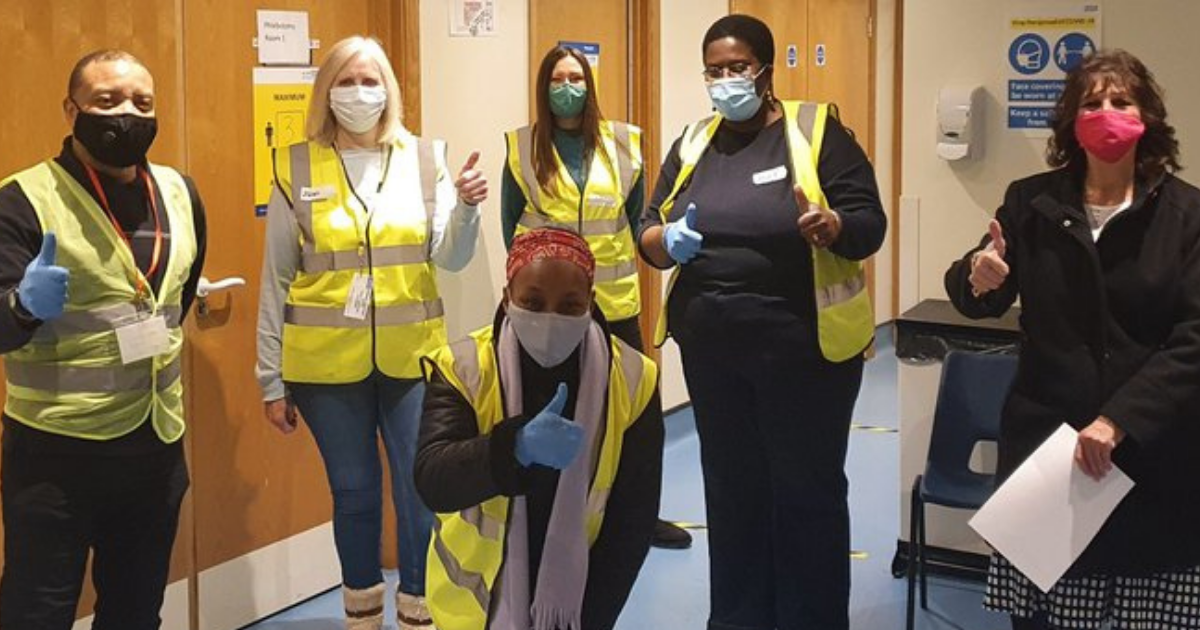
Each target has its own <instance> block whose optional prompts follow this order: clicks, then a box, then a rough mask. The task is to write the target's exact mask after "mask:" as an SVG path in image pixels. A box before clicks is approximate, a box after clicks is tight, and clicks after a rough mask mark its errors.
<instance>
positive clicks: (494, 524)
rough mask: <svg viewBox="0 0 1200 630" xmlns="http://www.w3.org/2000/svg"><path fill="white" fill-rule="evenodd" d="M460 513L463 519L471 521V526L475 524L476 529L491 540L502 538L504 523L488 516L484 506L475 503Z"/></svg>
mask: <svg viewBox="0 0 1200 630" xmlns="http://www.w3.org/2000/svg"><path fill="white" fill-rule="evenodd" d="M458 515H459V516H460V517H462V520H464V521H466V522H468V523H470V524H471V526H473V527H474V528H475V529H476V531H478V532H479V535H480V536H483V537H484V538H487V539H489V540H496V541H498V540H500V534H501V530H502V529H503V528H504V524H503V523H501V522H500V521H498V520H496V519H494V518H492V517H490V516H488V515H487V513H486V512H484V511H483V508H482V507H480V506H478V505H473V506H471V507H469V508H467V509H465V510H462V511H460V512H459V513H458Z"/></svg>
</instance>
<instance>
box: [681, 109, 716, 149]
mask: <svg viewBox="0 0 1200 630" xmlns="http://www.w3.org/2000/svg"><path fill="white" fill-rule="evenodd" d="M715 117H716V115H715V114H714V115H713V116H709V117H708V118H705V119H703V120H701V121H700V122H698V123H696V126H695V127H694V128H693V129H692V133H690V134H688V137H687V138H686V139H685V140H684V142H685V143H686V144H689V145H690V144H693V143H695V142H696V141H697V140H699V138H700V136H701V135H703V134H704V132H705V130H706V129H708V126H709V124H711V123H712V121H713V118H715ZM705 144H707V141H705Z"/></svg>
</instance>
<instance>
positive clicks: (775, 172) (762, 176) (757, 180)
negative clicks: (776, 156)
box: [752, 164, 788, 186]
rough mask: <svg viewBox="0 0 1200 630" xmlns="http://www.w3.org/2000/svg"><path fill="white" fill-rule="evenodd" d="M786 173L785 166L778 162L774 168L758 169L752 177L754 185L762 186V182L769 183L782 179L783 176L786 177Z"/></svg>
mask: <svg viewBox="0 0 1200 630" xmlns="http://www.w3.org/2000/svg"><path fill="white" fill-rule="evenodd" d="M787 173H788V172H787V167H786V166H784V165H782V164H780V165H779V166H776V167H775V168H769V169H767V170H765V171H759V172H757V173H755V174H754V176H753V177H752V179H753V180H754V185H755V186H762V185H763V184H770V183H774V182H777V181H780V180H782V179H783V178H785V177H787Z"/></svg>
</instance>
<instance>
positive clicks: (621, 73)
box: [529, 0, 630, 120]
mask: <svg viewBox="0 0 1200 630" xmlns="http://www.w3.org/2000/svg"><path fill="white" fill-rule="evenodd" d="M563 41H567V42H588V43H596V44H599V45H600V63H599V66H598V67H597V68H593V70H595V71H596V75H597V77H598V85H597V86H596V93H597V96H598V97H599V101H600V111H601V112H603V113H604V115H605V117H607V118H610V119H612V120H629V114H630V108H629V89H628V77H629V74H628V72H627V71H626V67H627V66H628V63H629V33H628V12H627V10H626V3H625V0H591V1H589V2H579V1H578V0H530V2H529V64H530V68H529V88H530V98H529V107H530V111H529V116H530V119H531V120H532V119H533V118H534V117H535V116H536V114H537V112H536V107H537V97H536V96H534V95H533V83H534V81H535V80H536V79H537V70H538V66H540V65H541V63H542V57H544V56H545V55H546V52H547V51H548V50H550V49H551V48H552V47H554V46H555V45H556V44H558V43H559V42H563Z"/></svg>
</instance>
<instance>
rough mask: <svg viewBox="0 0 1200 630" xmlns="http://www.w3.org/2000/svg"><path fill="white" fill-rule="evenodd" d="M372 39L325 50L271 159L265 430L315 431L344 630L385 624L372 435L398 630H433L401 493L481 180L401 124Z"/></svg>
mask: <svg viewBox="0 0 1200 630" xmlns="http://www.w3.org/2000/svg"><path fill="white" fill-rule="evenodd" d="M400 113H401V104H400V91H399V88H398V86H397V84H396V77H395V74H394V73H393V72H392V68H391V65H390V64H389V63H388V60H387V56H386V55H385V54H384V52H383V49H382V48H381V47H380V45H379V43H378V42H376V41H375V40H372V39H366V38H363V37H351V38H348V39H345V40H343V41H341V42H338V43H337V44H336V45H335V46H334V47H333V48H332V49H330V51H329V55H328V56H327V57H326V59H325V61H324V62H323V63H322V64H321V68H320V70H319V71H318V73H317V78H316V82H315V84H314V85H313V98H312V103H311V107H310V108H309V114H308V138H309V139H308V141H307V142H301V143H299V144H296V145H293V146H291V147H287V148H282V149H279V150H277V151H275V154H274V161H275V176H276V186H275V190H274V191H273V192H272V196H271V201H270V205H269V206H268V210H267V243H266V252H265V260H264V262H263V275H262V277H263V283H262V291H261V295H260V303H259V323H258V330H259V332H258V367H257V374H258V380H259V384H260V385H261V386H262V390H263V399H264V401H265V412H266V417H267V420H268V421H269V422H270V423H271V424H272V425H274V426H275V427H277V428H278V429H279V430H280V431H282V432H283V433H285V434H286V433H291V432H292V431H293V430H294V429H295V428H296V425H297V422H298V421H299V420H300V419H303V420H304V421H305V424H307V425H308V427H309V428H310V429H311V430H312V433H313V436H314V437H315V438H316V441H317V446H318V448H319V449H320V451H321V457H322V459H323V460H324V461H325V469H326V473H327V475H328V478H329V485H330V489H331V490H332V491H333V505H334V513H333V529H334V541H335V543H336V546H337V550H338V558H339V560H340V561H341V565H342V566H341V568H342V580H343V586H344V595H345V603H346V618H347V621H346V623H347V627H348V628H351V629H355V630H358V629H361V630H372V629H378V628H380V627H381V625H382V623H383V599H384V584H383V575H382V573H381V572H380V530H381V523H382V520H381V519H382V496H381V492H382V482H381V474H382V473H381V470H380V464H379V454H378V451H377V447H376V444H377V440H378V438H379V436H382V438H383V443H384V446H385V447H386V451H387V456H388V468H389V469H390V473H391V478H392V492H393V497H392V499H393V502H394V504H395V506H396V512H397V514H396V520H397V524H398V534H399V554H400V555H399V557H400V589H399V592H398V593H397V600H396V601H397V608H398V613H399V621H400V627H401V628H402V630H408V629H412V628H428V627H430V621H429V615H428V612H427V611H426V609H425V603H424V598H423V596H424V593H425V552H426V549H427V547H428V544H429V532H430V527H431V525H432V515H431V514H430V512H429V511H428V509H426V508H425V506H424V505H422V503H421V500H420V498H419V497H418V496H417V493H416V490H415V489H414V488H413V483H412V465H413V457H414V453H415V451H416V438H417V426H418V424H419V422H420V413H421V399H422V396H423V394H424V383H423V381H422V380H421V378H420V377H421V369H420V365H419V364H418V359H419V357H421V356H422V355H424V354H426V353H428V352H431V351H432V350H434V349H435V348H437V347H438V346H440V345H442V343H444V342H445V335H446V334H445V327H444V323H443V318H442V302H441V300H440V299H439V297H438V291H437V282H436V273H435V269H434V267H435V265H436V266H438V267H442V268H443V269H449V270H451V271H456V270H459V269H462V268H463V267H464V266H466V264H467V262H468V261H470V259H471V256H472V255H473V253H474V250H475V241H476V238H477V235H478V232H479V211H478V209H477V206H478V204H479V203H480V202H482V201H483V200H484V198H485V197H486V196H487V182H486V180H485V179H484V178H483V175H482V174H481V173H480V171H478V170H476V169H475V163H476V161H477V160H478V158H479V154H478V153H477V152H476V153H472V154H471V156H470V158H468V159H467V162H466V164H465V165H464V166H463V168H462V169H461V170H460V171H459V173H458V175H457V177H456V176H455V175H453V174H452V173H451V172H450V171H449V170H448V169H447V167H446V155H445V154H446V147H445V144H444V143H442V142H440V141H430V140H425V139H422V138H418V137H416V136H414V135H413V134H411V133H409V132H408V131H407V130H406V129H404V127H403V126H402V125H401V121H400Z"/></svg>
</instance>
